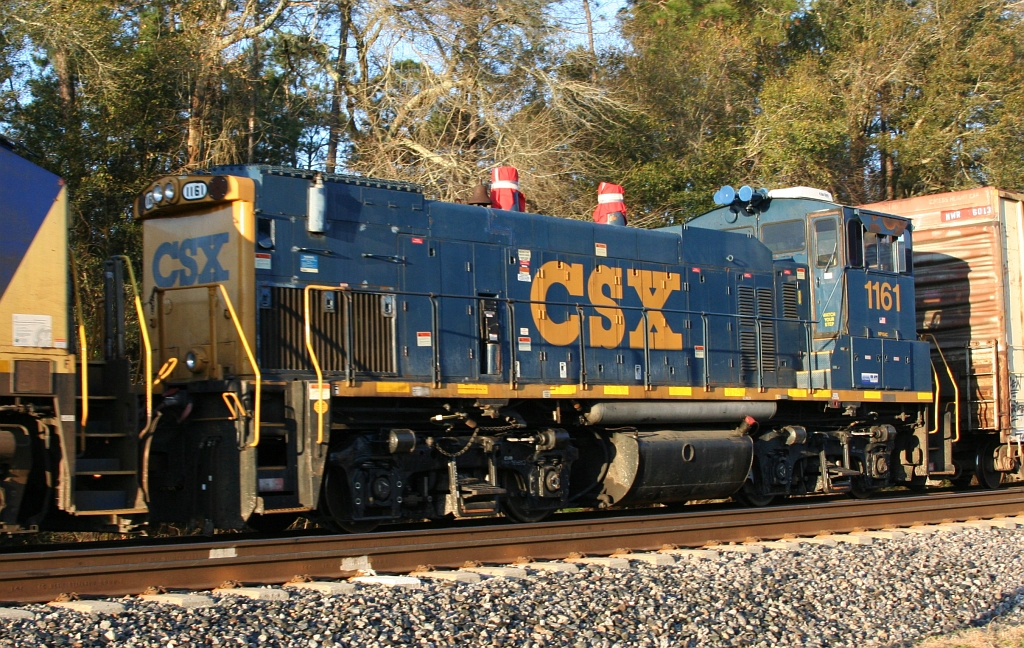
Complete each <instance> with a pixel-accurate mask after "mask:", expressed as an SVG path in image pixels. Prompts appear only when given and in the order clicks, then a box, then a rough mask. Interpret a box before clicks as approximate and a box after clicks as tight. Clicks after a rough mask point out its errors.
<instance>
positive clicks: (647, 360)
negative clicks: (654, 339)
mask: <svg viewBox="0 0 1024 648" xmlns="http://www.w3.org/2000/svg"><path fill="white" fill-rule="evenodd" d="M641 312H642V314H643V316H644V391H651V323H650V320H649V319H648V317H647V307H646V306H644V308H643V311H641Z"/></svg>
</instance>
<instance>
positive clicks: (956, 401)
mask: <svg viewBox="0 0 1024 648" xmlns="http://www.w3.org/2000/svg"><path fill="white" fill-rule="evenodd" d="M922 337H930V338H931V339H932V344H934V345H935V350H936V351H938V352H939V358H941V359H942V364H943V365H945V367H946V374H947V375H948V376H949V381H950V382H951V383H952V384H953V415H954V417H955V419H956V424H955V426H954V429H955V430H956V434H955V435H954V438H953V443H957V442H959V441H960V385H958V384H957V383H956V378H954V377H953V370H952V369H951V368H950V366H949V363H948V362H946V355H945V354H944V353H942V347H940V346H939V341H938V340H937V339H935V336H934V335H932V334H931V333H925V334H924V335H923V336H922ZM938 389H939V385H938V383H936V384H935V390H936V392H937V391H938ZM935 418H936V419H937V418H938V413H936V416H935Z"/></svg>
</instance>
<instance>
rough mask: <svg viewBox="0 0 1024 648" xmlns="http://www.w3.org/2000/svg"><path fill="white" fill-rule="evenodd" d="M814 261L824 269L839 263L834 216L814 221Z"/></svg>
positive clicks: (837, 232)
mask: <svg viewBox="0 0 1024 648" xmlns="http://www.w3.org/2000/svg"><path fill="white" fill-rule="evenodd" d="M814 263H815V265H817V266H818V267H819V268H825V269H828V268H834V267H835V266H837V265H839V228H838V226H837V225H836V219H834V218H824V219H821V220H818V221H815V222H814Z"/></svg>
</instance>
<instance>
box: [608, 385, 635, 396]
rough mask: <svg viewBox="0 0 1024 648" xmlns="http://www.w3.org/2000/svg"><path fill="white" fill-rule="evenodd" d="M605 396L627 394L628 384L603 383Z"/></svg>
mask: <svg viewBox="0 0 1024 648" xmlns="http://www.w3.org/2000/svg"><path fill="white" fill-rule="evenodd" d="M604 395H605V396H629V385H605V386H604Z"/></svg>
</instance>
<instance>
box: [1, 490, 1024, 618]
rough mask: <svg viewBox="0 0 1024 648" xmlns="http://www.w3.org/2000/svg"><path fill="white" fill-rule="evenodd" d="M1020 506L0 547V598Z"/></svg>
mask: <svg viewBox="0 0 1024 648" xmlns="http://www.w3.org/2000/svg"><path fill="white" fill-rule="evenodd" d="M1022 513H1024V488H1012V489H1005V490H1000V491H972V492H961V493H936V494H929V495H924V496H910V497H891V498H885V499H881V498H880V499H872V500H833V501H826V502H821V501H809V500H808V501H807V502H806V503H797V504H792V505H787V506H774V507H770V508H764V509H733V510H718V511H701V512H694V513H672V514H648V515H640V516H635V515H629V516H621V517H601V518H598V519H586V520H572V521H552V522H542V523H538V524H521V525H514V524H506V523H498V524H493V525H487V526H467V527H456V528H451V527H438V528H437V529H432V528H428V529H425V530H406V531H397V532H380V533H370V534H359V535H340V536H339V535H334V536H305V537H298V538H277V539H248V540H234V541H231V540H225V541H212V542H211V541H208V542H197V543H189V544H176V545H170V546H142V547H124V548H116V547H115V548H110V547H106V548H102V549H90V548H88V547H85V548H83V549H74V550H60V551H40V552H28V553H13V554H7V555H0V602H7V603H30V602H41V601H49V600H53V599H54V598H55V597H56V596H57V595H58V594H61V593H71V592H74V593H77V594H79V595H83V596H122V595H125V594H137V593H141V592H142V591H144V590H145V589H146V588H148V587H157V586H158V587H165V588H169V589H208V588H212V587H216V586H218V585H220V584H221V583H223V582H224V581H241V582H244V583H264V584H273V583H283V582H286V581H288V580H291V579H292V577H293V576H296V575H308V576H312V577H315V578H334V579H338V578H345V577H348V576H351V575H353V574H354V573H355V572H356V571H357V570H360V569H363V570H365V569H374V570H376V571H379V572H391V573H402V572H407V571H411V570H414V569H415V568H416V567H417V566H420V565H434V566H437V567H459V566H461V565H463V564H464V563H465V562H466V561H469V560H475V561H481V562H490V563H508V562H512V561H514V560H515V559H516V558H518V557H522V556H530V557H532V558H535V559H561V558H565V557H566V556H567V555H568V554H569V553H570V552H581V553H586V554H591V555H602V554H610V553H613V552H615V551H616V550H617V549H621V548H627V549H632V550H635V551H643V550H654V549H659V548H661V547H662V546H664V545H666V544H673V545H678V546H701V545H705V544H707V543H711V542H742V541H745V540H749V539H752V538H761V539H770V538H781V537H784V536H787V535H804V536H806V535H817V534H821V533H844V532H850V531H855V530H868V529H880V528H886V527H892V526H909V525H911V524H915V523H925V524H928V523H938V522H944V521H956V520H967V519H974V518H985V517H998V516H1006V515H1018V514H1022Z"/></svg>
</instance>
